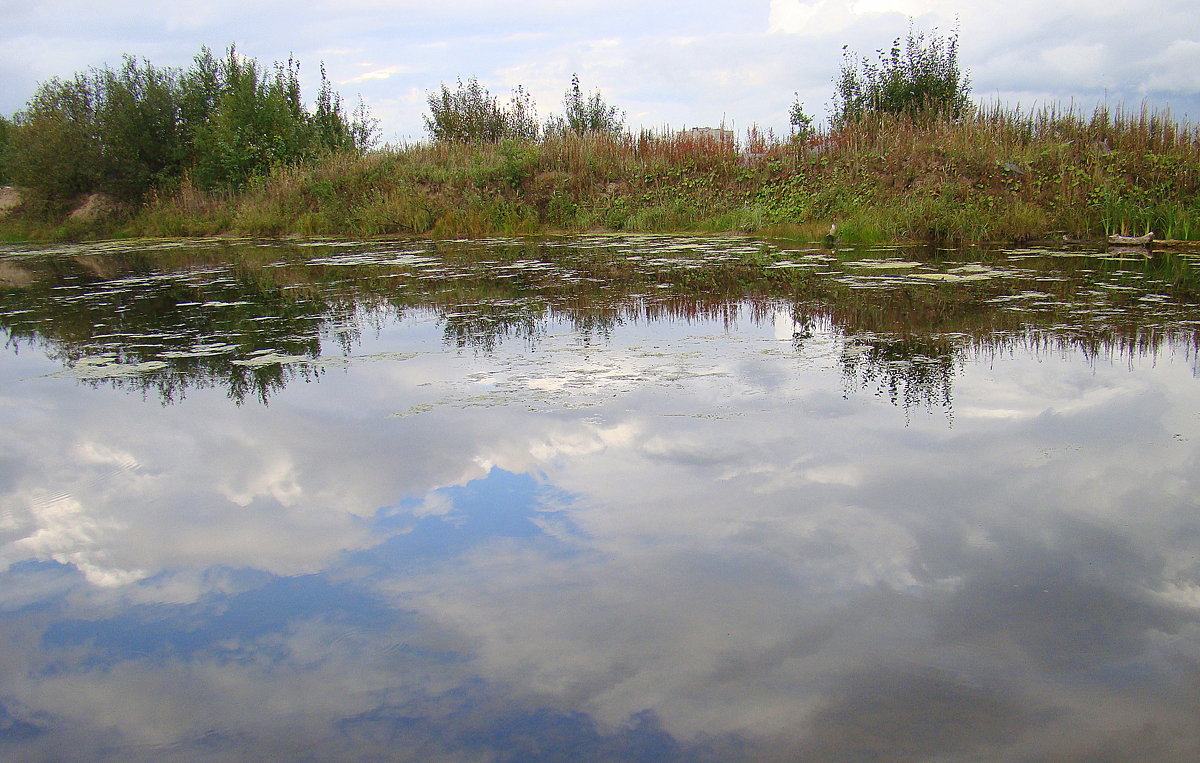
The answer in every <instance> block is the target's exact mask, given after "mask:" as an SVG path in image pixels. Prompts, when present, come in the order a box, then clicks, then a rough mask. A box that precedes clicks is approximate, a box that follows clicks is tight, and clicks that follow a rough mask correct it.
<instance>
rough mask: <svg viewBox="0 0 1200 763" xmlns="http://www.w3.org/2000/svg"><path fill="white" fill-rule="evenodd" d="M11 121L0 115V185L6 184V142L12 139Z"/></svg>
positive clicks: (13, 127) (7, 181)
mask: <svg viewBox="0 0 1200 763" xmlns="http://www.w3.org/2000/svg"><path fill="white" fill-rule="evenodd" d="M15 129H16V128H15V126H14V125H13V123H12V122H10V121H9V120H7V119H5V118H4V117H3V116H0V185H8V184H9V182H10V181H9V177H8V159H7V155H8V144H9V143H10V142H11V141H12V134H13V131H14V130H15Z"/></svg>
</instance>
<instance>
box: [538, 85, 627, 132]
mask: <svg viewBox="0 0 1200 763" xmlns="http://www.w3.org/2000/svg"><path fill="white" fill-rule="evenodd" d="M624 129H625V113H624V112H623V111H618V110H617V107H616V106H609V105H608V104H607V103H605V102H604V98H603V96H601V95H600V91H599V90H597V91H595V92H593V93H592V94H591V95H590V96H587V97H586V98H585V97H584V95H583V90H582V89H581V88H580V87H579V75H578V74H573V75H571V89H570V90H568V91H567V92H566V95H564V96H563V115H562V116H560V117H551V118H550V119H549V120H548V121H547V122H546V134H547V135H563V134H565V133H568V132H573V133H575V134H576V135H583V134H585V133H589V132H590V133H610V134H616V133H620V132H623V131H624Z"/></svg>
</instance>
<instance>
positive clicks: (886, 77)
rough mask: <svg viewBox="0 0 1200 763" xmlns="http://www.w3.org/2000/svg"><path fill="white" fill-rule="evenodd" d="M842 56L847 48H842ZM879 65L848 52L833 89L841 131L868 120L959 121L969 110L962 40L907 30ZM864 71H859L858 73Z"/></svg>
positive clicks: (834, 107)
mask: <svg viewBox="0 0 1200 763" xmlns="http://www.w3.org/2000/svg"><path fill="white" fill-rule="evenodd" d="M843 51H846V48H845V47H843ZM878 54H879V62H878V63H877V64H876V63H872V62H871V61H870V60H868V59H867V58H866V57H864V58H862V59H861V61H857V60H855V58H854V56H853V55H851V54H850V53H849V52H848V51H846V52H845V58H844V60H843V62H842V68H841V72H840V74H839V75H838V79H837V81H836V82H835V83H834V84H835V88H836V91H837V92H836V94H835V96H834V104H833V123H834V125H835V126H838V127H842V126H845V125H847V124H849V123H852V122H854V121H856V120H858V119H860V118H862V117H864V116H867V115H870V114H880V113H884V114H904V115H908V116H917V115H929V114H932V115H936V116H946V117H951V118H957V117H959V116H961V115H962V114H963V113H964V112H965V111H966V110H967V108H968V106H969V102H968V100H967V94H968V92H969V84H968V77H967V75H966V74H964V73H963V72H962V71H961V69H960V68H959V65H958V34H957V33H954V34H952V35H950V36H949V37H948V38H943V37H940V36H938V35H937V33H936V32H934V33H933V34H931V35H930V36H929V37H928V38H926V36H925V33H924V32H917V33H914V32H913V31H912V29H911V28H910V29H909V32H908V37H907V38H906V39H905V41H904V43H903V45H902V44H901V41H900V38H896V39H895V40H894V41H893V43H892V47H891V49H890V50H888V51H887V52H886V53H885V52H884V51H882V50H881V51H878ZM860 66H861V69H860Z"/></svg>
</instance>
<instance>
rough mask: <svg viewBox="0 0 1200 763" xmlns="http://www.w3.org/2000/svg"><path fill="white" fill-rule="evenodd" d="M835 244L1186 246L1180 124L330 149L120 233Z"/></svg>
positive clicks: (881, 129)
mask: <svg viewBox="0 0 1200 763" xmlns="http://www.w3.org/2000/svg"><path fill="white" fill-rule="evenodd" d="M831 223H836V224H837V225H838V229H839V235H840V236H841V237H843V238H844V239H847V240H855V241H880V240H902V239H913V240H934V241H981V240H1028V239H1034V238H1041V237H1046V236H1049V235H1054V236H1057V237H1061V235H1062V234H1063V233H1066V234H1070V235H1073V236H1085V237H1086V236H1094V237H1099V236H1103V235H1105V234H1108V233H1113V232H1124V233H1143V232H1146V231H1147V230H1154V231H1155V232H1156V233H1157V235H1158V236H1159V237H1160V238H1164V237H1170V238H1186V239H1196V238H1200V136H1198V134H1197V131H1196V129H1195V128H1193V127H1191V126H1189V125H1186V124H1181V123H1179V122H1177V121H1175V120H1173V119H1171V117H1170V115H1169V114H1167V113H1163V112H1152V111H1148V110H1146V109H1142V110H1138V111H1130V110H1125V109H1121V108H1117V109H1111V110H1110V109H1108V108H1105V107H1101V108H1099V109H1096V110H1095V111H1094V112H1092V113H1091V114H1087V115H1085V114H1083V113H1081V112H1079V111H1076V110H1074V109H1072V108H1047V109H1041V110H1038V111H1035V112H1029V113H1025V112H1022V111H1020V110H1017V109H1008V108H1003V107H1001V106H998V105H993V106H988V107H984V108H977V109H975V110H974V111H972V112H971V113H970V114H967V115H964V116H962V117H961V118H958V119H949V118H934V119H930V118H922V117H913V116H910V115H905V114H869V115H865V116H863V117H862V118H859V119H857V120H854V121H852V122H848V123H847V124H846V125H844V126H843V127H841V128H840V129H837V130H827V131H825V132H820V133H815V134H811V135H809V136H807V137H805V138H804V139H803V140H790V139H779V138H776V137H775V136H773V135H771V134H770V133H764V132H762V131H759V130H756V129H753V128H752V129H751V130H750V131H748V132H747V133H746V135H745V136H744V137H743V138H742V139H741V140H740V141H733V140H728V139H724V140H723V139H718V138H713V137H697V136H695V135H693V134H691V133H678V132H669V131H665V130H664V131H659V132H654V131H643V132H641V133H638V134H629V133H609V132H587V133H584V134H582V135H581V134H577V133H574V132H566V133H558V134H555V135H552V136H550V137H547V138H544V139H543V140H541V141H536V142H533V141H511V140H505V141H501V142H498V143H482V144H480V143H476V144H470V143H462V142H436V143H415V144H411V145H400V146H388V147H384V148H382V149H378V150H375V151H370V152H366V153H362V154H355V153H352V152H332V153H327V154H324V155H322V156H320V157H318V158H315V159H312V160H309V161H306V162H303V163H301V164H296V165H288V166H277V167H275V168H274V169H272V170H271V171H270V172H269V173H268V174H266V175H264V176H260V177H259V178H257V179H256V180H254V181H253V182H251V183H250V184H249V185H248V186H247V187H246V188H245V189H244V190H241V191H239V192H236V193H235V192H221V193H213V192H205V191H202V190H200V189H198V188H197V187H196V186H195V184H193V183H191V182H190V180H189V179H188V178H186V177H185V178H184V179H183V180H182V181H181V182H180V183H178V184H177V186H176V187H175V188H173V189H172V190H169V191H164V192H160V193H159V194H158V195H157V196H155V197H154V198H153V199H151V200H150V202H149V203H148V204H147V205H146V206H145V208H144V209H143V210H142V211H141V212H140V213H138V214H137V215H135V216H134V217H133V218H132V219H130V220H127V221H125V222H124V223H122V225H123V226H124V227H123V228H122V230H123V231H126V232H130V233H135V234H153V235H195V234H207V233H213V232H218V231H227V232H237V233H243V234H270V235H277V234H285V233H294V234H303V235H340V236H397V235H401V236H402V235H433V236H444V237H454V238H457V237H464V236H484V235H493V234H518V233H535V232H553V231H589V230H626V231H697V232H721V231H749V232H759V233H773V234H783V235H794V236H800V237H805V238H819V237H820V236H823V235H824V233H825V232H826V231H827V230H828V228H829V225H830V224H831Z"/></svg>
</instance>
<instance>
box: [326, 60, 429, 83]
mask: <svg viewBox="0 0 1200 763" xmlns="http://www.w3.org/2000/svg"><path fill="white" fill-rule="evenodd" d="M367 65H368V66H369V65H370V64H367ZM414 71H416V70H415V69H412V68H411V67H408V66H401V65H399V64H393V65H391V66H383V67H380V68H378V69H372V70H371V71H368V72H363V73H362V74H359V75H357V76H354V77H349V78H347V79H342V80H338V84H340V85H350V84H353V83H355V82H365V81H367V80H373V79H381V80H382V79H391V78H392V77H394V76H395V75H397V74H411V73H412V72H414Z"/></svg>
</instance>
